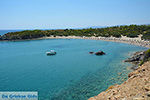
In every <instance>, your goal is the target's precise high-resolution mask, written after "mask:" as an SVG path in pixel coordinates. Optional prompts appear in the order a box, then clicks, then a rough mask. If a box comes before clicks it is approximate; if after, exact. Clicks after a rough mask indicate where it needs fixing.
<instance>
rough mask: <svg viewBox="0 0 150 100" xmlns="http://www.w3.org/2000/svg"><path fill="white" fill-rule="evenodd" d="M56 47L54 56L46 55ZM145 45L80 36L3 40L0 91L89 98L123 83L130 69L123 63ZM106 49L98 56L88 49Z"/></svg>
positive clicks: (45, 99) (43, 98) (54, 99)
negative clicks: (35, 92)
mask: <svg viewBox="0 0 150 100" xmlns="http://www.w3.org/2000/svg"><path fill="white" fill-rule="evenodd" d="M50 49H54V50H55V51H56V52H57V55H55V56H47V55H46V54H45V52H46V51H47V50H50ZM145 49H146V48H144V47H139V46H134V45H129V44H123V43H115V42H106V41H100V40H81V39H46V40H32V41H16V42H8V41H5V42H0V91H38V93H39V100H86V99H87V98H89V97H91V96H95V95H97V94H98V93H100V92H101V91H104V90H105V89H107V88H108V87H109V86H110V85H113V84H116V83H117V84H120V83H122V82H123V81H125V80H126V79H127V74H128V73H129V72H130V71H131V70H130V68H129V67H130V66H131V65H130V64H129V63H124V62H123V60H125V59H126V58H127V57H129V56H130V55H131V54H132V53H133V52H135V51H139V50H145ZM99 50H103V51H104V52H105V53H106V55H103V56H96V55H91V54H89V51H94V52H95V51H99Z"/></svg>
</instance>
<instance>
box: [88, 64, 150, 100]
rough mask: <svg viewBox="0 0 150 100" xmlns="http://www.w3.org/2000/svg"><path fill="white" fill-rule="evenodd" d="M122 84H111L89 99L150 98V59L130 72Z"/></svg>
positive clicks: (138, 99)
mask: <svg viewBox="0 0 150 100" xmlns="http://www.w3.org/2000/svg"><path fill="white" fill-rule="evenodd" d="M128 77H129V79H128V80H127V81H125V82H124V83H122V84H121V85H114V86H110V87H109V88H108V89H107V90H106V91H104V92H101V93H100V94H99V95H97V96H95V97H91V98H90V99H89V100H150V61H148V62H145V63H144V64H143V65H142V66H140V67H138V68H137V70H135V71H133V72H131V73H129V75H128Z"/></svg>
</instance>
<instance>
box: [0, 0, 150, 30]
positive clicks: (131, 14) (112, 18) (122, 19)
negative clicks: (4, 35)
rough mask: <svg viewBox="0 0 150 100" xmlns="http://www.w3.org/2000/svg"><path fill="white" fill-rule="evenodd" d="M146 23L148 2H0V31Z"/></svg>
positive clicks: (74, 0) (107, 0)
mask: <svg viewBox="0 0 150 100" xmlns="http://www.w3.org/2000/svg"><path fill="white" fill-rule="evenodd" d="M129 24H150V0H0V29H60V28H82V27H83V28H84V27H92V26H114V25H129Z"/></svg>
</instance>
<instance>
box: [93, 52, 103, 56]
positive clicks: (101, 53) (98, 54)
mask: <svg viewBox="0 0 150 100" xmlns="http://www.w3.org/2000/svg"><path fill="white" fill-rule="evenodd" d="M95 55H97V56H100V55H105V53H104V52H103V51H98V52H96V53H95Z"/></svg>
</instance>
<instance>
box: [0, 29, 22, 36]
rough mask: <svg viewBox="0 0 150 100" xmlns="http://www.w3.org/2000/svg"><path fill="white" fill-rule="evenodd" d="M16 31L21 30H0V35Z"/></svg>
mask: <svg viewBox="0 0 150 100" xmlns="http://www.w3.org/2000/svg"><path fill="white" fill-rule="evenodd" d="M17 31H22V30H0V35H4V34H6V33H8V32H17Z"/></svg>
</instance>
